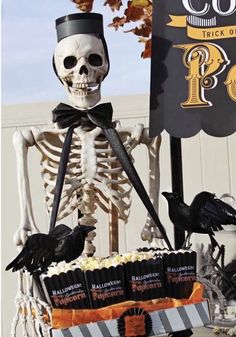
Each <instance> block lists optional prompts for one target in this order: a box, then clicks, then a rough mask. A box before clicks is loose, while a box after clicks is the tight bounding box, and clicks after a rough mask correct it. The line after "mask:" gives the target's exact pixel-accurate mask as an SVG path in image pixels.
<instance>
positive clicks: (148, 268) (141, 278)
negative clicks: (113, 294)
mask: <svg viewBox="0 0 236 337" xmlns="http://www.w3.org/2000/svg"><path fill="white" fill-rule="evenodd" d="M124 269H125V276H126V285H127V298H128V299H129V300H133V301H146V300H150V299H154V298H155V299H156V298H162V297H164V289H163V266H162V259H161V258H155V259H148V260H143V261H135V262H127V263H126V264H125V265H124Z"/></svg>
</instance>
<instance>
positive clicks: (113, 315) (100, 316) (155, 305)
mask: <svg viewBox="0 0 236 337" xmlns="http://www.w3.org/2000/svg"><path fill="white" fill-rule="evenodd" d="M203 290H204V287H203V285H202V284H201V283H199V282H195V283H194V285H193V291H192V294H191V296H190V297H189V298H188V299H179V300H178V299H174V298H160V299H153V300H149V301H140V302H135V301H126V302H122V303H118V304H114V305H111V306H108V307H104V308H101V309H54V308H53V309H52V327H53V328H54V329H64V328H68V327H71V326H75V325H81V324H87V323H92V322H97V321H105V320H111V319H117V318H119V317H120V316H121V315H122V313H123V312H124V311H126V310H127V309H131V308H137V307H140V308H142V309H144V310H145V311H148V312H152V311H156V310H164V309H169V308H175V307H179V306H183V305H187V304H193V303H199V302H201V301H202V299H203Z"/></svg>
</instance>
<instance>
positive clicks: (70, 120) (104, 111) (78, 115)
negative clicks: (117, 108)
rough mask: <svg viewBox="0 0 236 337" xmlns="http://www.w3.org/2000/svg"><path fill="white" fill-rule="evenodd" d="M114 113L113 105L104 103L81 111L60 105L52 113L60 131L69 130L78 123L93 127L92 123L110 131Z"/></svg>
mask: <svg viewBox="0 0 236 337" xmlns="http://www.w3.org/2000/svg"><path fill="white" fill-rule="evenodd" d="M112 113H113V109H112V105H111V103H103V104H100V105H97V106H95V107H94V108H92V109H90V110H79V109H76V108H74V107H72V106H70V105H67V104H64V103H60V104H58V106H57V107H56V108H55V109H54V110H53V111H52V115H53V122H54V123H57V125H58V126H59V128H60V129H64V128H67V127H69V126H71V125H72V124H74V123H76V122H79V123H80V124H82V125H83V124H86V125H91V122H92V125H93V126H98V127H100V128H102V129H108V128H110V127H111V126H112ZM88 122H89V123H88Z"/></svg>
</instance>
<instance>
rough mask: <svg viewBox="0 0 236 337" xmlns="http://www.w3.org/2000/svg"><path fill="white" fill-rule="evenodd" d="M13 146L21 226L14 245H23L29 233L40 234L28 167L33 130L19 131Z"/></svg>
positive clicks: (14, 138)
mask: <svg viewBox="0 0 236 337" xmlns="http://www.w3.org/2000/svg"><path fill="white" fill-rule="evenodd" d="M13 145H14V148H15V152H16V165H17V181H18V192H19V203H20V226H19V227H18V229H17V231H16V233H15V235H14V243H15V244H16V245H17V246H19V245H23V244H24V243H25V241H26V240H27V237H28V232H31V233H35V232H39V230H38V228H37V226H36V225H35V221H34V217H33V210H32V202H31V195H30V183H29V174H28V166H27V155H28V148H29V147H30V146H34V145H35V140H34V137H33V134H32V132H31V130H18V131H16V132H15V133H14V135H13Z"/></svg>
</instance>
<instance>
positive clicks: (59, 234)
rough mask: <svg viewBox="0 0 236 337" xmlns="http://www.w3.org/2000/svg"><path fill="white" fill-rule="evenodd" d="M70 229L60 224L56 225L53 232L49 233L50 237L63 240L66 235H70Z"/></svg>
mask: <svg viewBox="0 0 236 337" xmlns="http://www.w3.org/2000/svg"><path fill="white" fill-rule="evenodd" d="M71 231H72V229H71V228H70V227H68V226H66V225H63V224H60V225H57V226H56V227H55V228H53V230H52V231H51V232H50V233H49V235H50V236H51V237H54V238H56V239H58V240H60V239H61V238H63V237H64V236H66V235H68V234H69V233H71Z"/></svg>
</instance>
